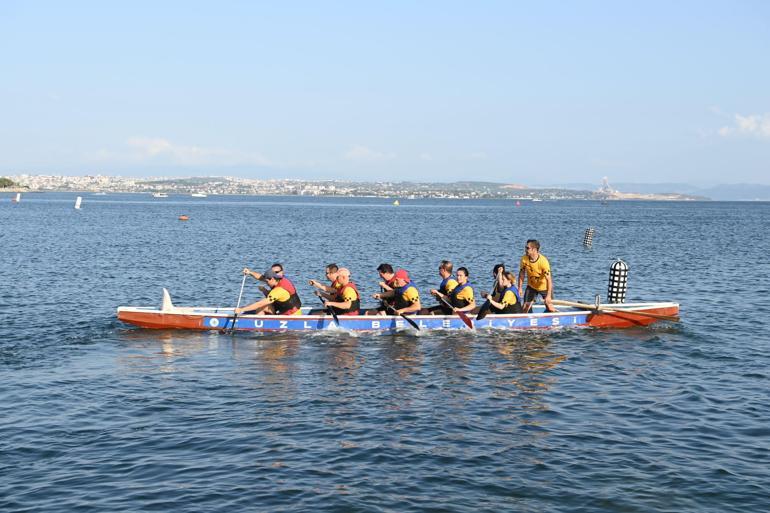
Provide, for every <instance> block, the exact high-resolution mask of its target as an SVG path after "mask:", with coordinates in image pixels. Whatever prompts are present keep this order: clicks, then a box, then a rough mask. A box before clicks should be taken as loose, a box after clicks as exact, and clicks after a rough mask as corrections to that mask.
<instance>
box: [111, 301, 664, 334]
mask: <svg viewBox="0 0 770 513" xmlns="http://www.w3.org/2000/svg"><path fill="white" fill-rule="evenodd" d="M607 306H610V305H607ZM611 306H612V308H613V309H614V310H615V311H613V312H594V311H586V310H577V309H574V310H573V309H568V310H563V311H559V312H553V313H546V312H542V313H530V314H510V315H493V314H492V315H488V316H486V317H485V318H484V319H482V320H480V321H476V320H474V321H473V325H474V327H475V328H477V329H506V330H533V329H553V328H561V327H594V328H630V327H634V326H646V325H649V324H652V323H654V322H660V319H658V318H655V317H651V316H649V315H645V314H652V315H664V316H676V315H678V313H679V305H678V304H676V303H638V304H625V305H611ZM631 310H633V311H631ZM117 314H118V319H119V320H121V321H123V322H125V323H128V324H132V325H135V326H139V327H141V328H150V329H184V330H214V331H222V330H231V329H234V330H235V331H257V332H260V331H264V332H270V331H319V330H327V329H338V328H341V329H344V330H350V331H372V332H397V331H403V330H414V328H413V327H411V326H410V324H409V323H408V322H407V321H406V320H404V319H403V318H402V317H399V316H392V315H387V316H379V315H355V316H344V315H341V316H339V326H337V323H335V321H334V319H333V318H332V317H331V316H329V315H291V316H285V315H242V316H239V317H237V319H235V325H234V326H233V310H232V309H221V308H220V309H218V308H185V307H173V308H171V309H169V310H157V309H153V308H146V307H119V308H118V312H117ZM409 318H410V319H412V320H413V321H414V322H415V323H416V324H417V325H418V326H419V327H420V329H421V330H437V329H444V330H452V329H455V330H463V329H464V330H467V329H468V327H467V326H466V325H465V323H463V321H462V320H461V319H460V318H459V317H458V316H456V315H414V316H409Z"/></svg>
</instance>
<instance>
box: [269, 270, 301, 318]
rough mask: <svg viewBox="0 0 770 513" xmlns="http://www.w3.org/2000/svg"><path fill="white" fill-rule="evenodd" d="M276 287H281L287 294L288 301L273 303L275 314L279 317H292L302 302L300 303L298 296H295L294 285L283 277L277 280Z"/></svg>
mask: <svg viewBox="0 0 770 513" xmlns="http://www.w3.org/2000/svg"><path fill="white" fill-rule="evenodd" d="M276 287H281V288H282V289H284V290H285V291H286V292H288V293H289V299H288V300H286V301H283V302H279V301H276V302H274V303H273V306H274V308H275V313H277V314H280V315H292V314H293V313H294V312H296V311H297V310H299V309H300V308H301V307H302V301H300V299H299V295H298V294H297V289H296V288H295V287H294V284H293V283H292V282H291V280H289V279H288V278H286V277H285V276H284V277H283V278H281V279H280V280H278V285H276Z"/></svg>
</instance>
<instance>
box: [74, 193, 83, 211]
mask: <svg viewBox="0 0 770 513" xmlns="http://www.w3.org/2000/svg"><path fill="white" fill-rule="evenodd" d="M82 202H83V198H82V197H80V196H78V197H77V199H76V200H75V209H76V210H80V204H81V203H82Z"/></svg>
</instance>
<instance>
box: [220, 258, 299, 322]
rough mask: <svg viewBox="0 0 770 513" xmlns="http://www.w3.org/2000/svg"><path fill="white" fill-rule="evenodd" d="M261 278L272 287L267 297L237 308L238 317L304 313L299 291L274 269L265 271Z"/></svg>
mask: <svg viewBox="0 0 770 513" xmlns="http://www.w3.org/2000/svg"><path fill="white" fill-rule="evenodd" d="M253 274H259V273H253ZM253 274H252V275H253ZM260 276H261V279H263V280H264V281H265V282H266V283H267V285H268V286H269V287H270V291H269V292H268V294H267V297H265V298H264V299H260V300H259V301H256V302H254V303H252V304H250V305H246V306H242V307H240V308H236V309H235V313H236V314H237V315H240V314H243V313H249V314H256V315H266V314H267V315H271V314H277V315H300V314H301V313H302V312H301V311H300V307H301V306H302V302H301V301H300V299H299V295H298V294H297V290H296V289H295V288H294V285H293V284H292V283H291V282H290V281H289V280H287V279H286V278H285V277H281V276H279V275H278V274H276V272H275V271H273V270H272V269H271V270H269V271H265V272H264V273H262V274H260Z"/></svg>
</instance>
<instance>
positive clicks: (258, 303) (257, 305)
mask: <svg viewBox="0 0 770 513" xmlns="http://www.w3.org/2000/svg"><path fill="white" fill-rule="evenodd" d="M272 302H273V301H272V300H271V299H270V298H267V297H266V298H265V299H260V300H259V301H256V302H254V303H251V304H250V305H246V306H242V307H240V308H236V309H235V313H237V314H242V313H243V312H249V311H251V310H257V311H259V310H261V309H262V308H264V307H266V306H267V305H269V304H270V303H272Z"/></svg>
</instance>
